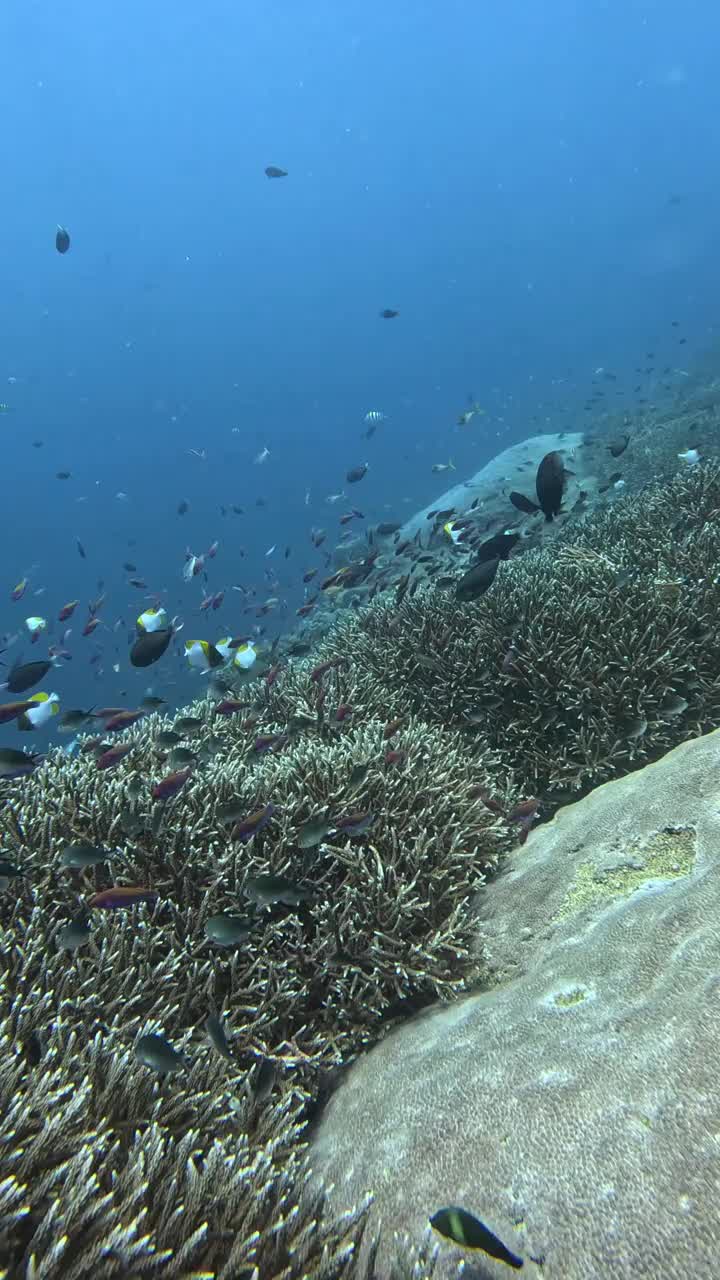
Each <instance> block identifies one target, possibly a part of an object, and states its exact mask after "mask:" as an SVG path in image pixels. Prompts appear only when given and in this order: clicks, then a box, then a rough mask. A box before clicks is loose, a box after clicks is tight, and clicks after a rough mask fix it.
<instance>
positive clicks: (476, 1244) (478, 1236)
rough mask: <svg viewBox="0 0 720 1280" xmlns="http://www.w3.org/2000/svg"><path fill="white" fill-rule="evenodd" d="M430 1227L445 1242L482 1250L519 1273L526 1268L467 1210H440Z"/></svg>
mask: <svg viewBox="0 0 720 1280" xmlns="http://www.w3.org/2000/svg"><path fill="white" fill-rule="evenodd" d="M430 1226H431V1227H432V1228H433V1229H434V1230H435V1231H437V1233H438V1235H441V1236H443V1237H444V1239H445V1240H450V1241H451V1242H452V1244H457V1245H460V1247H461V1248H465V1249H482V1251H483V1253H487V1254H488V1256H489V1257H490V1258H497V1259H498V1261H499V1262H506V1263H507V1264H508V1266H509V1267H514V1268H515V1269H516V1270H517V1271H519V1270H520V1267H522V1266H524V1261H523V1259H522V1258H521V1257H520V1256H519V1255H518V1254H517V1253H513V1252H512V1250H510V1249H508V1248H507V1246H506V1245H504V1244H503V1242H502V1240H500V1239H498V1237H497V1236H496V1235H495V1233H494V1231H491V1230H490V1228H489V1227H486V1226H485V1223H484V1222H481V1221H480V1219H479V1218H476V1217H475V1214H474V1213H469V1212H468V1210H467V1209H460V1208H458V1207H457V1206H456V1205H451V1206H450V1207H449V1208H447V1209H439V1210H438V1212H437V1213H434V1214H433V1215H432V1217H431V1218H430Z"/></svg>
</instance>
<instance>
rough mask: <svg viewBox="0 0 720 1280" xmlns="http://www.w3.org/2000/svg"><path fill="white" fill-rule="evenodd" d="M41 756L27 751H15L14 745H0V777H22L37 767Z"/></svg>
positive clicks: (40, 761)
mask: <svg viewBox="0 0 720 1280" xmlns="http://www.w3.org/2000/svg"><path fill="white" fill-rule="evenodd" d="M43 758H44V757H43V756H39V755H31V754H30V753H29V752H27V751H16V750H15V748H14V747H0V778H5V779H7V780H9V779H11V778H24V777H26V776H27V775H28V774H29V773H32V772H33V771H34V770H35V769H37V767H38V765H39V764H41V763H42V761H43Z"/></svg>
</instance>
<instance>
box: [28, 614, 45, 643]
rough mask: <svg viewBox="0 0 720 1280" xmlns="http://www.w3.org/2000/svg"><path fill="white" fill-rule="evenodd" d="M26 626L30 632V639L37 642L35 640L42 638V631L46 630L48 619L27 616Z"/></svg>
mask: <svg viewBox="0 0 720 1280" xmlns="http://www.w3.org/2000/svg"><path fill="white" fill-rule="evenodd" d="M25 626H26V627H27V629H28V631H29V632H30V639H31V640H32V642H33V644H35V641H36V640H38V639H39V638H40V636H41V634H42V632H43V631H45V629H46V627H47V619H46V618H39V617H33V618H26V619H25Z"/></svg>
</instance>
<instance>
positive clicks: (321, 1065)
mask: <svg viewBox="0 0 720 1280" xmlns="http://www.w3.org/2000/svg"><path fill="white" fill-rule="evenodd" d="M288 678H289V677H288ZM278 696H280V695H278ZM196 710H198V711H199V712H200V713H201V719H202V726H201V729H200V730H199V731H196V732H195V733H194V736H193V747H194V749H195V750H196V751H198V752H200V751H201V750H202V747H203V743H204V742H205V741H209V740H210V738H211V730H213V731H214V733H213V735H212V736H213V739H214V747H215V749H216V750H217V754H216V755H215V757H214V758H213V759H212V760H210V761H209V763H208V764H207V765H206V766H205V767H204V768H200V767H199V768H198V769H197V770H196V771H195V773H194V774H193V775H192V776H191V777H190V778H189V779H188V780H187V782H186V784H185V785H184V786H183V788H182V789H181V790H180V792H179V793H178V794H177V796H176V797H175V798H174V799H173V800H171V801H169V802H168V803H167V804H165V805H162V804H161V805H153V804H152V801H151V795H150V792H151V786H152V784H153V783H154V782H156V781H157V779H158V778H160V777H162V776H163V774H164V773H166V772H167V766H166V765H164V764H163V763H162V758H161V753H160V751H159V750H158V745H157V735H158V732H159V731H160V730H161V728H163V727H164V728H167V723H166V722H165V723H163V722H162V721H161V720H160V719H159V718H158V717H152V718H150V719H148V721H147V722H146V723H145V724H144V725H143V726H142V727H140V728H139V729H138V730H137V731H134V732H133V734H132V736H131V737H130V738H129V739H128V740H129V741H132V742H133V744H134V745H133V751H132V752H131V754H130V755H129V756H128V757H127V758H126V759H125V760H124V761H123V762H122V763H121V764H120V765H119V766H118V767H117V769H116V770H115V771H112V772H104V771H101V770H99V769H98V767H97V765H96V762H95V759H94V758H93V756H92V755H91V754H89V753H84V754H81V755H80V757H78V758H77V759H75V760H73V761H68V759H67V758H66V757H61V756H59V755H57V754H56V755H54V756H53V757H52V758H51V759H50V760H49V761H48V762H47V763H46V764H44V765H42V766H41V767H40V768H39V769H37V770H36V772H35V774H34V775H33V776H32V777H31V778H30V779H26V780H22V781H18V782H15V783H12V784H9V785H8V786H7V788H6V804H5V808H4V809H3V810H2V812H0V829H1V830H2V839H3V849H4V851H5V856H6V857H7V858H11V859H12V862H13V864H14V866H15V869H16V870H17V871H19V873H20V874H18V875H15V876H13V877H12V878H6V879H5V881H4V882H3V884H4V889H3V892H2V895H1V896H0V951H1V954H2V974H1V977H0V1025H1V1027H2V1033H1V1034H2V1038H3V1055H2V1063H3V1065H2V1069H1V1070H0V1099H1V1100H0V1169H1V1176H0V1189H1V1194H2V1216H1V1217H0V1261H1V1262H2V1264H3V1266H4V1267H5V1272H4V1274H6V1275H8V1276H12V1277H13V1278H14V1277H15V1276H23V1277H24V1276H26V1275H27V1276H40V1275H42V1276H43V1277H48V1280H54V1278H55V1277H58V1278H59V1277H62V1280H75V1277H78V1280H80V1277H87V1276H88V1275H93V1276H95V1277H99V1278H100V1280H101V1278H102V1277H104V1276H108V1277H111V1276H122V1277H127V1276H129V1275H132V1276H138V1277H144V1276H146V1275H147V1276H150V1275H153V1276H155V1275H162V1276H168V1277H181V1276H182V1277H185V1276H188V1275H190V1274H191V1273H192V1274H197V1273H198V1270H200V1271H202V1273H203V1274H206V1273H207V1274H214V1275H217V1276H218V1277H227V1278H228V1280H230V1278H232V1280H237V1278H238V1277H239V1276H241V1275H242V1276H244V1275H245V1274H246V1272H245V1270H244V1268H248V1270H247V1275H248V1276H250V1275H252V1274H253V1267H254V1266H257V1268H258V1274H259V1275H260V1276H261V1277H262V1280H265V1278H266V1277H268V1278H271V1277H272V1278H274V1277H299V1276H305V1275H307V1276H313V1277H320V1276H322V1277H334V1276H338V1277H340V1276H350V1275H353V1276H355V1275H358V1276H360V1275H361V1274H364V1272H362V1273H361V1272H360V1271H355V1270H354V1269H353V1267H354V1263H353V1254H354V1244H355V1243H356V1242H357V1241H358V1240H359V1238H360V1236H361V1234H362V1224H363V1215H364V1209H365V1206H364V1205H363V1204H362V1203H360V1204H359V1206H358V1207H357V1212H354V1213H353V1214H351V1215H350V1216H349V1217H348V1218H341V1219H339V1220H329V1221H328V1220H326V1219H325V1218H324V1216H323V1212H322V1194H321V1193H320V1194H319V1193H317V1192H316V1191H312V1192H311V1191H310V1189H309V1188H308V1187H307V1186H306V1185H305V1181H304V1178H305V1175H304V1172H303V1164H302V1152H303V1141H304V1128H305V1125H306V1123H307V1121H308V1119H309V1118H310V1117H311V1115H312V1113H313V1110H314V1108H315V1107H316V1106H317V1100H318V1098H319V1097H322V1095H323V1093H324V1092H325V1091H327V1088H328V1087H329V1083H331V1082H332V1079H333V1073H334V1071H335V1070H336V1069H337V1068H338V1067H339V1066H340V1064H342V1063H346V1062H348V1061H349V1060H351V1059H352V1057H353V1055H354V1054H356V1053H357V1052H358V1050H359V1049H360V1048H361V1047H363V1046H364V1045H366V1044H368V1043H370V1042H372V1041H373V1040H374V1039H375V1038H377V1036H378V1034H379V1032H380V1030H381V1028H382V1027H383V1025H384V1023H385V1022H386V1021H387V1020H389V1019H392V1018H393V1017H396V1016H397V1015H398V1013H400V1012H402V1010H403V1009H404V1008H405V1007H406V1006H407V1007H415V1005H416V1003H418V1002H419V1003H420V1004H425V1003H428V1002H429V1001H431V1000H435V999H438V998H440V999H445V998H448V997H449V996H451V995H453V994H455V993H457V992H458V991H461V990H463V989H464V988H465V986H466V984H467V983H468V981H469V980H473V981H474V980H475V979H476V978H477V976H478V972H479V965H478V959H477V958H476V957H475V956H474V955H473V954H472V953H471V948H470V945H469V943H470V940H471V936H472V935H471V925H470V917H469V913H468V911H467V910H466V904H467V901H468V898H469V897H470V894H471V893H472V891H473V890H474V889H475V888H476V886H477V884H478V883H479V882H481V881H482V877H483V875H484V873H485V872H487V871H489V870H492V868H493V867H494V866H495V864H496V862H497V858H498V854H499V852H500V850H501V849H502V848H503V846H504V845H506V844H507V835H506V833H505V830H504V828H503V824H502V822H501V821H500V820H499V819H498V818H497V816H496V815H494V814H493V813H492V812H490V811H489V810H488V809H487V808H486V807H485V806H484V804H483V803H482V801H481V800H479V799H478V798H476V797H475V798H474V797H473V788H475V787H476V785H477V781H478V778H479V777H485V778H486V779H488V778H489V776H490V774H489V770H490V767H491V765H492V757H491V756H490V755H488V757H487V764H486V767H485V770H484V771H483V770H482V769H480V770H478V768H477V766H473V767H472V768H470V767H469V765H468V762H467V760H466V757H465V754H464V751H463V744H462V741H461V740H460V739H459V738H458V736H457V735H456V734H454V733H452V732H445V731H443V730H442V729H440V728H438V727H437V726H433V727H428V726H426V725H424V724H422V723H420V722H418V721H417V720H409V721H408V722H407V724H405V725H404V728H403V733H402V744H403V751H404V752H406V756H405V757H404V759H405V760H406V761H407V762H411V767H410V765H409V764H408V767H405V768H403V767H401V766H400V765H399V763H395V764H386V762H385V748H386V746H387V744H386V743H385V741H384V738H383V723H382V722H381V721H375V722H373V721H372V720H371V721H369V722H367V723H364V724H362V725H360V726H358V727H351V728H347V729H345V730H344V731H343V732H342V733H340V734H338V735H337V736H335V735H333V736H327V735H325V736H323V735H322V734H316V735H314V736H313V734H312V733H311V732H310V731H309V729H307V727H306V729H305V730H304V731H302V732H300V733H299V734H298V736H296V737H293V738H292V740H291V742H289V743H285V744H284V745H283V746H282V749H280V748H278V749H277V751H269V752H267V753H262V752H260V753H258V752H256V751H255V749H254V743H255V741H256V734H257V732H258V729H257V726H256V725H254V724H253V725H252V726H249V727H248V726H246V727H245V728H244V729H243V728H241V727H240V726H238V725H237V724H236V723H235V722H233V723H230V722H224V723H220V727H219V728H218V722H216V721H215V720H213V719H212V717H211V715H210V709H209V705H208V704H205V703H204V704H200V706H199V707H198V708H196ZM359 765H362V766H363V767H362V769H359V768H358V766H359ZM354 769H355V773H353V770H354ZM361 772H362V778H361V779H360V780H359V781H358V779H359V776H360V773H361ZM138 779H139V780H140V781H139V782H138ZM267 806H272V811H271V816H270V819H269V821H268V822H267V823H266V825H265V826H264V827H262V829H260V828H258V830H257V833H256V834H254V835H251V836H250V837H249V838H247V834H246V833H244V828H243V825H242V822H238V823H234V822H232V821H231V822H228V821H227V813H228V810H229V809H231V810H232V812H235V811H237V815H238V818H240V817H241V815H252V814H253V813H256V812H257V811H259V810H262V809H263V808H264V807H267ZM318 815H326V817H327V823H326V825H327V827H328V834H327V835H326V837H325V838H324V839H323V840H321V841H319V842H318V843H316V844H313V845H310V847H303V844H305V843H306V842H305V841H301V840H300V835H301V832H302V830H303V828H304V827H305V826H307V824H308V821H309V820H311V819H313V818H317V817H318ZM347 819H350V821H346V820H347ZM361 819H362V821H361ZM335 824H337V825H335ZM127 831H130V832H131V833H132V834H131V835H127V834H126V832H127ZM83 842H84V843H90V844H92V845H94V846H97V847H98V848H99V849H100V850H101V851H102V854H103V856H102V860H101V861H99V862H98V863H97V865H93V866H91V867H89V868H87V869H85V870H78V869H73V868H72V867H68V866H66V865H65V862H64V859H63V849H64V848H65V846H66V845H67V844H77V843H83ZM268 876H273V877H276V878H280V879H281V880H282V881H283V883H285V884H286V885H287V884H291V885H292V886H294V887H295V888H296V889H297V891H298V895H299V901H298V903H296V904H295V905H292V903H291V905H286V904H285V903H284V902H283V901H274V900H273V901H271V902H270V905H268V906H267V907H262V906H261V907H258V906H257V905H255V906H253V903H252V902H251V901H250V897H249V895H248V894H246V893H245V889H246V888H247V887H248V886H249V884H250V883H251V882H252V878H253V877H268ZM116 885H119V886H126V887H129V886H135V887H136V888H137V889H142V890H144V891H146V892H147V893H150V892H151V893H152V894H154V895H157V896H156V899H155V900H154V901H153V900H150V901H145V902H138V903H136V904H134V905H133V904H132V903H131V904H130V905H123V906H120V907H117V908H116V909H114V910H112V909H110V910H107V909H106V910H103V909H102V908H101V907H100V906H92V905H91V901H92V899H93V895H95V894H98V893H102V891H103V890H105V889H107V888H109V887H110V886H116ZM285 892H286V894H287V892H288V890H287V888H286V890H285ZM271 897H272V895H271ZM290 898H291V900H292V898H293V894H292V892H291V893H290ZM102 900H103V899H100V901H102ZM218 916H219V917H221V918H223V917H229V918H230V921H231V923H232V922H233V920H234V919H237V918H238V917H239V918H240V919H241V920H243V919H245V920H246V921H247V925H248V929H247V934H246V935H245V934H243V936H242V937H241V939H240V940H239V941H238V940H237V939H236V940H235V942H234V943H233V944H231V945H227V946H223V945H220V944H219V943H216V942H214V941H212V940H211V938H212V937H213V936H215V935H213V933H212V928H211V926H210V925H209V923H208V922H209V921H211V919H212V918H213V917H218ZM71 922H75V923H79V924H80V925H81V926H84V925H85V924H86V923H87V924H89V936H88V937H87V939H86V940H85V941H83V942H81V943H79V944H78V945H76V946H74V947H70V946H69V945H68V944H67V942H66V941H65V937H66V926H67V925H68V924H69V923H71ZM221 923H222V920H221ZM216 928H217V925H216ZM209 934H210V936H208V935H209ZM213 1013H215V1014H219V1015H220V1016H221V1018H222V1022H223V1026H224V1029H225V1033H226V1037H227V1041H228V1045H229V1054H225V1055H223V1054H221V1052H218V1050H217V1048H216V1047H214V1045H213V1044H212V1043H211V1042H210V1040H209V1039H208V1037H207V1035H206V1022H207V1019H208V1016H209V1015H211V1014H213ZM148 1034H150V1035H156V1036H160V1037H162V1039H163V1042H164V1043H166V1044H167V1045H168V1046H171V1049H172V1050H174V1051H176V1053H177V1054H178V1055H180V1056H179V1061H178V1069H177V1070H175V1069H173V1070H172V1071H164V1072H158V1071H157V1070H153V1069H152V1067H147V1066H145V1065H143V1063H142V1062H141V1061H139V1060H138V1056H137V1053H136V1048H137V1045H138V1041H139V1040H140V1038H141V1037H142V1036H146V1035H148ZM0 1274H3V1272H2V1267H0Z"/></svg>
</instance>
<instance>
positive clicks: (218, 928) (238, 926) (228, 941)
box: [205, 914, 253, 947]
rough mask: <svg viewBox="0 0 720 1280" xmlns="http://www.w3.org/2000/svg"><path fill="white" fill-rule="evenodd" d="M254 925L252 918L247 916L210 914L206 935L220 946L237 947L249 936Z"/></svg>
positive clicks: (206, 923)
mask: <svg viewBox="0 0 720 1280" xmlns="http://www.w3.org/2000/svg"><path fill="white" fill-rule="evenodd" d="M252 925H253V922H252V920H249V919H248V918H247V916H234V915H229V914H225V915H217V916H210V917H209V919H208V920H207V921H206V922H205V937H206V938H208V939H209V940H210V942H215V943H216V944H217V945H218V946H219V947H236V946H237V945H238V943H240V942H244V941H245V939H246V938H247V937H248V935H249V934H250V932H251V930H252Z"/></svg>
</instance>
